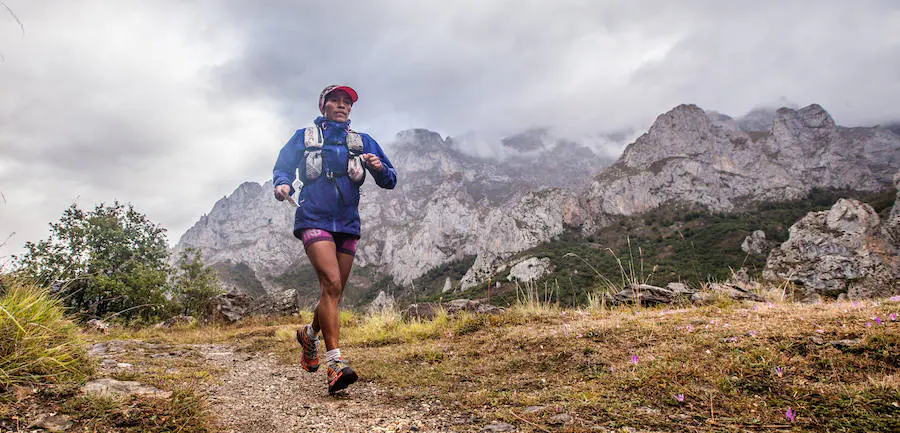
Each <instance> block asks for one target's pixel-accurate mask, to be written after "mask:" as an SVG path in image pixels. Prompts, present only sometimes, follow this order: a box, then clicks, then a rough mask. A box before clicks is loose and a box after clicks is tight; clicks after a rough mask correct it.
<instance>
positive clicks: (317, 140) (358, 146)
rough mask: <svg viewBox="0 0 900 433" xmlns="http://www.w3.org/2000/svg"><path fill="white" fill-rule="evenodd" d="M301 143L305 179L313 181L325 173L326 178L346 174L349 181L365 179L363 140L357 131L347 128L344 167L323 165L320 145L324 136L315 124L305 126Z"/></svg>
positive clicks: (360, 181) (357, 181)
mask: <svg viewBox="0 0 900 433" xmlns="http://www.w3.org/2000/svg"><path fill="white" fill-rule="evenodd" d="M303 143H304V146H305V150H304V151H303V159H304V165H305V167H306V172H305V174H306V176H305V177H306V179H305V180H304V182H306V181H313V180H316V179H318V178H319V176H322V175H325V177H326V178H328V179H334V178H335V177H340V176H347V177H349V178H350V181H351V182H353V183H355V184H357V185H362V183H363V182H364V181H365V180H366V170H365V168H364V167H363V162H362V157H360V155H362V153H363V141H362V136H360V135H359V133H357V132H355V131H352V130H349V131H347V140H346V143H345V146H346V147H347V163H346V164H345V166H344V167H324V165H325V164H324V163H323V158H322V146H323V145H324V138H323V134H322V131H321V130H319V127H318V126H316V125H312V126H308V127H306V129H305V131H304V134H303Z"/></svg>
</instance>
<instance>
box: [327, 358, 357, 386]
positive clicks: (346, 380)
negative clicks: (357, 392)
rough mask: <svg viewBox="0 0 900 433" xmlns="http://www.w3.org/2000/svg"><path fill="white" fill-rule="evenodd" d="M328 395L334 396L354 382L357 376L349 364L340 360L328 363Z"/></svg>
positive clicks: (342, 359)
mask: <svg viewBox="0 0 900 433" xmlns="http://www.w3.org/2000/svg"><path fill="white" fill-rule="evenodd" d="M327 364H328V393H329V394H334V393H336V392H338V391H340V390H342V389H344V388H346V387H348V386H350V384H351V383H353V382H356V379H358V378H359V376H357V375H356V372H355V371H353V368H351V367H350V363H348V362H347V361H344V358H340V359H338V360H337V361H331V362H328V363H327Z"/></svg>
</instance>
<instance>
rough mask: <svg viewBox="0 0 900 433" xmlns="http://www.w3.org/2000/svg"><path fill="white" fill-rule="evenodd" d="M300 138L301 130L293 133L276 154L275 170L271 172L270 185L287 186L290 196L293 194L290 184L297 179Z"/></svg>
mask: <svg viewBox="0 0 900 433" xmlns="http://www.w3.org/2000/svg"><path fill="white" fill-rule="evenodd" d="M298 137H299V138H298ZM302 137H303V130H302V129H301V130H298V131H297V132H295V133H294V135H293V136H292V137H291V139H290V140H288V142H287V143H285V145H284V147H282V148H281V151H280V152H278V159H277V160H276V161H275V169H273V170H272V183H273V184H275V187H278V186H279V185H287V186H288V187H289V188H290V194H294V186H293V185H292V184H293V183H294V179H296V178H297V174H296V173H297V165H298V164H299V163H300V155H302V154H303V140H301V139H300V138H302Z"/></svg>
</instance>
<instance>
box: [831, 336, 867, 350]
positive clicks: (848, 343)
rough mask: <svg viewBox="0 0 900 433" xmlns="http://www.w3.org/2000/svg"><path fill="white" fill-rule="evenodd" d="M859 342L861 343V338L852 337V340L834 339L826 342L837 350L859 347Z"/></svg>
mask: <svg viewBox="0 0 900 433" xmlns="http://www.w3.org/2000/svg"><path fill="white" fill-rule="evenodd" d="M860 343H862V340H861V339H859V338H854V339H852V340H836V341H829V342H828V344H830V345H832V346H834V348H835V349H838V350H848V349H855V348H857V347H859V345H860Z"/></svg>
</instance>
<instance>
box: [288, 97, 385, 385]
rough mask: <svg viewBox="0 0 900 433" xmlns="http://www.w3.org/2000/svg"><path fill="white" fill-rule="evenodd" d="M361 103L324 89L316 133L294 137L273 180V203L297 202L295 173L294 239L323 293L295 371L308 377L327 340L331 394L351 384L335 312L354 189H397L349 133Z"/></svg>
mask: <svg viewBox="0 0 900 433" xmlns="http://www.w3.org/2000/svg"><path fill="white" fill-rule="evenodd" d="M357 99H359V97H358V95H357V93H356V91H355V90H353V89H352V88H350V87H348V86H335V85H332V86H328V87H326V88H325V90H322V94H321V95H320V96H319V112H320V113H322V116H319V117H318V118H316V120H315V125H312V126H309V127H306V128H303V129H300V130H298V131H297V132H296V133H294V136H293V137H291V139H290V140H288V142H287V144H285V145H284V147H283V148H282V149H281V152H279V153H278V160H277V161H276V162H275V169H274V171H273V179H274V184H275V198H276V199H278V200H279V201H281V200H285V199H287V198H289V197H291V196H292V195H293V194H294V188H293V186H292V183H293V182H294V178H295V174H294V173H295V171H299V177H300V181H302V182H303V187H301V189H300V195H299V199H298V200H297V203H298V207H297V211H296V214H295V216H294V236H296V237H297V238H298V239H300V240H302V241H303V248H304V249H305V250H306V256H307V257H309V262H310V263H311V264H312V266H313V268H314V269H315V270H316V275H317V276H318V278H319V286H321V289H322V291H321V294H320V296H319V303H318V305H316V309H315V313H314V315H313V320H312V323H310V324H308V325H304V326H302V327H300V328H298V329H297V341H299V342H300V345H301V346H303V354H302V355H301V357H300V365H301V366H302V367H303V369H304V370H306V371H308V372H314V371H316V370H317V369H318V368H319V337H318V334H319V331H320V330H321V331H322V335H323V336H324V338H325V348H326V350H327V352H326V353H325V365H326V367H327V373H328V393H329V394H334V393H335V392H336V391H339V390H342V389H344V388H346V387H347V386H349V385H350V384H352V383H353V382H355V381H356V379H357V375H356V372H354V371H353V368H351V367H350V365H349V364H348V363H347V361H345V360H344V358H343V357H341V349H340V348H339V346H338V337H339V334H340V321H339V318H338V304H339V303H340V301H341V294H342V293H343V291H344V286H345V285H346V284H347V277H349V276H350V269H351V268H352V267H353V257H354V255H355V254H356V243H357V241H358V240H359V225H360V224H359V187H360V186H361V185H362V184H363V182H364V181H365V178H366V171H368V172H369V173H371V175H372V177H373V178H374V180H375V183H376V184H377V185H378V186H380V187H382V188H387V189H392V188H394V186H395V185H396V184H397V172H396V171H395V170H394V167H393V166H392V165H391V162H390V160H388V158H387V156H385V154H384V151H383V150H381V146H379V145H378V143H376V142H375V140H374V139H372V137H370V136H369V135H368V134H364V133H360V132H355V131H352V130H351V129H350V109H351V108H352V107H353V104H354V103H355V102H356V101H357Z"/></svg>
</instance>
